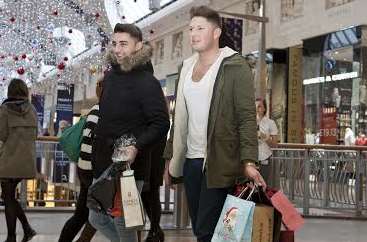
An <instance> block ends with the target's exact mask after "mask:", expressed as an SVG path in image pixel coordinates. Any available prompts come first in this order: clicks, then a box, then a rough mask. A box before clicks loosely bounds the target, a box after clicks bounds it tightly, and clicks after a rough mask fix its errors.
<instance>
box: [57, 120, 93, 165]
mask: <svg viewBox="0 0 367 242" xmlns="http://www.w3.org/2000/svg"><path fill="white" fill-rule="evenodd" d="M86 122H87V118H86V117H84V116H83V117H81V118H80V120H79V122H77V123H76V124H74V125H73V126H71V127H69V128H67V129H65V130H64V132H62V134H61V137H60V139H59V143H60V146H61V148H62V150H63V151H64V152H65V154H66V155H67V156H68V157H69V159H70V160H71V161H74V162H78V160H79V153H80V146H81V144H82V138H83V129H84V126H85V123H86Z"/></svg>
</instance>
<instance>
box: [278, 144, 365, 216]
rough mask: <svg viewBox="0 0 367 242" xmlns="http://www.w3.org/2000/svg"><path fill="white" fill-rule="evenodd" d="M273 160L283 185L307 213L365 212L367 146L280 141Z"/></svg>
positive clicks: (304, 212)
mask: <svg viewBox="0 0 367 242" xmlns="http://www.w3.org/2000/svg"><path fill="white" fill-rule="evenodd" d="M272 162H273V164H275V165H276V167H277V170H278V171H279V178H280V187H281V189H282V190H283V192H284V193H285V194H287V195H288V197H289V198H290V199H291V200H292V201H293V202H294V203H295V204H296V206H297V207H299V208H303V214H305V215H308V214H310V209H318V210H319V212H320V211H321V213H322V211H324V212H323V214H321V215H325V214H328V215H338V214H339V213H340V212H349V213H350V212H351V213H352V215H353V214H354V215H356V216H362V215H363V213H362V212H363V210H364V209H366V208H367V197H366V194H367V190H366V189H367V186H366V182H367V177H366V174H367V173H366V167H367V166H366V164H367V147H363V146H336V145H303V144H279V145H278V146H277V148H274V149H273V156H272ZM319 215H320V214H319Z"/></svg>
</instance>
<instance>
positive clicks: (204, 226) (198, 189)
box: [183, 159, 230, 242]
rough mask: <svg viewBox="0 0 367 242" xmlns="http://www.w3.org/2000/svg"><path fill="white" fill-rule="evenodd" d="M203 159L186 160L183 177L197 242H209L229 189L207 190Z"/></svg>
mask: <svg viewBox="0 0 367 242" xmlns="http://www.w3.org/2000/svg"><path fill="white" fill-rule="evenodd" d="M203 161H204V159H186V162H185V165H184V170H183V175H184V185H185V192H186V197H187V202H188V207H189V213H190V217H191V223H192V229H193V232H194V234H195V236H196V237H197V239H198V241H203V242H210V241H211V239H212V237H213V234H214V230H215V226H216V225H217V222H218V219H219V217H220V214H221V212H222V208H223V205H224V202H225V200H226V197H227V194H228V193H229V191H230V188H208V187H207V182H206V174H205V172H204V173H203V170H202V168H203Z"/></svg>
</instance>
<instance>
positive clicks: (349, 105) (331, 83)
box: [303, 27, 367, 144]
mask: <svg viewBox="0 0 367 242" xmlns="http://www.w3.org/2000/svg"><path fill="white" fill-rule="evenodd" d="M363 29H364V28H363V27H350V28H347V29H342V30H340V31H337V32H334V33H330V34H327V35H323V36H319V37H315V38H312V39H307V40H304V42H303V94H304V112H303V113H304V127H305V130H304V131H305V142H306V143H309V144H314V143H320V144H344V137H345V135H346V130H347V128H351V130H352V131H353V133H354V134H355V136H357V135H358V134H359V133H360V132H363V133H365V132H366V128H367V113H366V103H367V100H366V98H367V96H366V81H367V80H366V79H365V78H363V77H366V75H364V74H363V72H362V69H363V68H362V66H363V54H364V53H365V52H364V51H363V47H362V46H363V43H362V38H361V36H362V32H363Z"/></svg>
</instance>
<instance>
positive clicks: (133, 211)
mask: <svg viewBox="0 0 367 242" xmlns="http://www.w3.org/2000/svg"><path fill="white" fill-rule="evenodd" d="M120 185H121V201H122V211H123V216H124V219H125V226H126V228H131V227H142V226H144V224H145V215H144V208H143V204H142V201H141V197H140V193H139V190H138V188H137V186H136V182H135V178H134V171H133V170H131V169H130V165H127V169H126V170H125V171H124V172H122V177H121V178H120Z"/></svg>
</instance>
